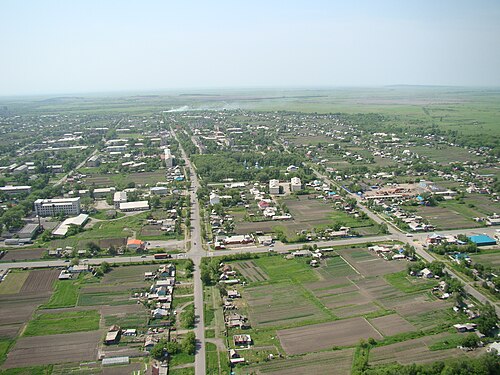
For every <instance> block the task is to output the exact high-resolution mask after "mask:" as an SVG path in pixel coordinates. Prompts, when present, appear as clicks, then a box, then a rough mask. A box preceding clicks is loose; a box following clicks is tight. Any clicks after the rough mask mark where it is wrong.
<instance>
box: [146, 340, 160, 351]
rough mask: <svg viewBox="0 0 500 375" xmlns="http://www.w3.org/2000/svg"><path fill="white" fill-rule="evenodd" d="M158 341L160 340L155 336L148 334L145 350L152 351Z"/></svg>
mask: <svg viewBox="0 0 500 375" xmlns="http://www.w3.org/2000/svg"><path fill="white" fill-rule="evenodd" d="M157 342H158V341H157V339H156V338H155V337H154V336H146V341H144V350H147V351H148V352H149V351H151V349H153V347H154V346H155V345H156V343H157Z"/></svg>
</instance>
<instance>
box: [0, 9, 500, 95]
mask: <svg viewBox="0 0 500 375" xmlns="http://www.w3.org/2000/svg"><path fill="white" fill-rule="evenodd" d="M0 51H1V52H0V95H18V94H44V93H79V92H99V91H120V90H144V91H147V90H162V89H178V88H221V87H307V86H309V87H318V86H363V85H369V86H373V85H387V84H422V85H423V84H430V85H486V86H492V85H493V86H498V85H500V1H498V0H491V1H482V0H475V1H468V0H467V1H465V0H464V1H461V0H450V1H446V0H429V1H427V0H418V1H410V0H395V1H380V0H378V1H347V0H345V1H333V0H330V1H314V0H309V1H306V0H304V1H291V0H286V1H274V0H266V1H259V0H247V1H239V0H230V1H217V0H204V1H190V0H170V1H169V0H163V1H147V0H144V1H139V0H137V1H127V0H119V1H110V0H99V1H93V0H81V1H77V0H65V1H50V0H37V1H23V0H12V1H11V0H2V1H1V6H0Z"/></svg>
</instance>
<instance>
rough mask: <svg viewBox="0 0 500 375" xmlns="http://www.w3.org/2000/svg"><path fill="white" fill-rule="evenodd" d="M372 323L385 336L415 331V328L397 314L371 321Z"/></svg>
mask: <svg viewBox="0 0 500 375" xmlns="http://www.w3.org/2000/svg"><path fill="white" fill-rule="evenodd" d="M370 323H371V324H372V325H373V326H374V327H375V328H376V329H377V331H379V332H380V333H381V334H383V335H384V336H393V335H396V334H398V333H403V332H410V331H414V330H415V327H414V326H413V325H412V324H410V323H408V322H407V321H406V320H404V319H403V318H401V317H400V316H399V315H397V314H391V315H386V316H381V317H379V318H374V319H370Z"/></svg>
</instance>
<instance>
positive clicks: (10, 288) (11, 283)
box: [0, 271, 30, 294]
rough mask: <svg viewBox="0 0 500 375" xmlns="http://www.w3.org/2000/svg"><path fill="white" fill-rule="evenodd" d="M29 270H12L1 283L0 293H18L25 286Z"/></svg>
mask: <svg viewBox="0 0 500 375" xmlns="http://www.w3.org/2000/svg"><path fill="white" fill-rule="evenodd" d="M29 274H30V273H29V272H24V271H21V272H18V271H11V272H9V274H8V275H7V277H6V278H5V280H4V281H2V282H1V283H0V294H16V293H19V291H20V290H21V288H22V287H23V284H24V282H25V281H26V279H27V278H28V275H29Z"/></svg>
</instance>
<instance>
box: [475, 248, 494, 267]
mask: <svg viewBox="0 0 500 375" xmlns="http://www.w3.org/2000/svg"><path fill="white" fill-rule="evenodd" d="M470 257H471V258H472V260H473V261H474V262H477V263H481V264H483V265H485V266H490V267H499V266H500V251H489V250H482V251H481V252H480V253H479V254H471V255H470Z"/></svg>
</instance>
